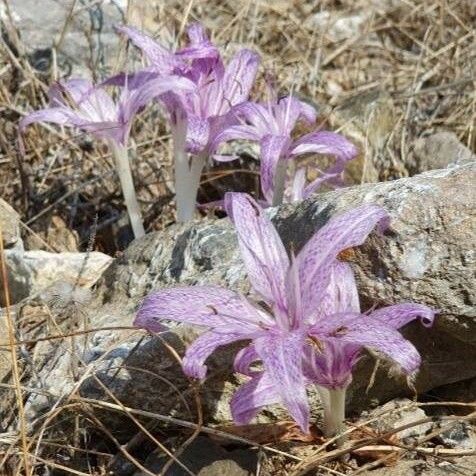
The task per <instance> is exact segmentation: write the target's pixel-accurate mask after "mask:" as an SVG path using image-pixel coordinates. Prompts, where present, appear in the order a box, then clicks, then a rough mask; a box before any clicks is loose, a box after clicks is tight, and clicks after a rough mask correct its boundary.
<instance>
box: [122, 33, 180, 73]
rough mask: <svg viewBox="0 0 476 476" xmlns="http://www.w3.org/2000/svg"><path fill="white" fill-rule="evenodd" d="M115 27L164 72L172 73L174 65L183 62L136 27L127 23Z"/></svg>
mask: <svg viewBox="0 0 476 476" xmlns="http://www.w3.org/2000/svg"><path fill="white" fill-rule="evenodd" d="M115 28H116V30H117V31H118V32H119V33H122V34H123V35H125V36H127V37H128V38H129V39H130V40H131V41H132V43H133V44H134V45H135V46H137V48H139V49H140V50H141V51H142V53H144V55H145V56H146V58H147V59H148V60H149V61H150V62H151V63H152V64H153V65H154V66H156V67H158V68H159V69H160V70H161V72H162V74H168V73H171V72H172V71H173V68H174V67H176V66H180V65H181V64H182V63H181V61H180V60H179V59H178V58H176V57H175V55H174V54H173V53H171V52H170V51H169V50H168V49H167V48H165V47H164V46H162V45H161V44H160V43H158V42H157V41H155V40H154V39H153V38H152V37H150V36H149V35H146V34H145V33H142V32H141V31H139V30H137V29H136V28H132V27H130V26H125V25H117V26H116V27H115Z"/></svg>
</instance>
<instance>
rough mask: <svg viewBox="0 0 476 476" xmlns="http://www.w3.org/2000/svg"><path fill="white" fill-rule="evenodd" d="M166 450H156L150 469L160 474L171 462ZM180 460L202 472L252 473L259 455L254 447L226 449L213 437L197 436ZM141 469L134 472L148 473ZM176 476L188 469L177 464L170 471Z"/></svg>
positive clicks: (219, 475)
mask: <svg viewBox="0 0 476 476" xmlns="http://www.w3.org/2000/svg"><path fill="white" fill-rule="evenodd" d="M167 459H168V458H167V457H164V454H163V453H161V452H159V453H153V454H152V455H151V456H149V457H148V458H147V460H146V462H145V466H146V467H147V469H149V470H150V471H152V472H153V473H154V474H159V473H160V471H161V470H162V468H163V466H164V464H165V463H166V462H167ZM180 461H181V462H182V463H183V464H185V465H186V466H187V468H189V469H190V470H191V471H192V472H193V473H194V474H197V475H198V476H224V475H226V476H251V475H253V474H255V470H256V465H257V463H258V455H257V453H256V452H255V451H253V450H240V449H238V450H233V451H226V450H225V449H223V448H221V447H220V446H219V445H217V444H216V443H214V442H213V441H212V440H210V438H206V437H204V436H199V437H197V438H196V439H195V440H194V441H193V442H192V444H190V446H188V447H187V449H186V450H185V451H184V453H183V454H182V455H181V457H180ZM145 474H146V473H144V472H142V471H138V472H136V473H135V474H134V476H145ZM166 474H170V475H174V476H182V475H183V476H186V475H187V474H188V473H187V472H185V471H184V470H183V469H182V468H180V467H179V466H178V465H177V464H173V465H172V466H171V468H170V470H169V471H168V472H167V473H166Z"/></svg>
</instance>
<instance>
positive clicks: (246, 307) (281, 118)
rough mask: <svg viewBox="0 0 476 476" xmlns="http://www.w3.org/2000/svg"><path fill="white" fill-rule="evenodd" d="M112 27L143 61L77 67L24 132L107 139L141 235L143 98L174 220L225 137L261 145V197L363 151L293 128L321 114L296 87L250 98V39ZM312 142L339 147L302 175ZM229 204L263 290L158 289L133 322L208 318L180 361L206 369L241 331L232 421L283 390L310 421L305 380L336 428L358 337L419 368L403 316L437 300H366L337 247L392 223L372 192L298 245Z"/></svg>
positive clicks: (156, 326)
mask: <svg viewBox="0 0 476 476" xmlns="http://www.w3.org/2000/svg"><path fill="white" fill-rule="evenodd" d="M117 30H118V32H119V33H120V34H122V35H125V36H127V38H129V39H130V40H131V41H132V43H133V44H134V45H135V46H137V47H138V48H139V49H140V50H141V51H142V53H143V55H144V56H145V57H146V59H147V61H148V65H147V67H146V68H145V69H144V70H142V71H138V72H135V73H132V74H126V73H123V74H119V75H116V76H114V77H111V78H109V79H107V80H106V81H104V82H102V83H101V84H99V85H97V86H95V85H93V84H92V83H91V82H90V81H87V80H82V79H73V80H69V81H64V82H59V83H57V84H55V85H54V86H52V87H51V89H50V94H49V96H50V106H49V107H47V108H45V109H43V110H40V111H36V112H33V113H32V114H30V115H28V116H26V117H25V118H24V119H23V120H22V121H21V123H20V131H23V130H24V129H25V127H26V126H28V125H29V124H32V123H34V122H53V123H57V124H61V125H65V126H72V127H75V128H78V129H81V130H83V131H86V132H88V133H90V134H92V135H93V136H95V137H97V138H99V139H105V140H106V141H107V142H108V143H109V146H110V148H111V151H112V153H113V156H114V158H115V160H116V168H117V172H118V175H119V178H120V181H121V186H122V190H123V193H124V198H125V201H126V205H127V209H128V212H129V217H130V220H131V224H132V227H133V230H134V233H135V235H136V236H141V235H142V234H144V228H143V225H142V219H141V212H140V207H139V205H138V202H137V199H136V196H135V192H134V185H133V181H132V175H131V172H130V167H129V160H128V153H127V148H128V141H129V135H130V130H131V124H132V121H133V118H134V116H135V115H136V114H137V113H138V112H139V111H141V110H142V109H143V108H144V107H145V106H147V105H150V104H157V103H159V104H161V105H162V107H163V109H164V110H165V111H166V113H167V117H168V121H169V125H170V129H171V132H172V138H173V145H174V167H175V189H176V201H177V219H178V221H187V220H190V219H191V218H192V217H193V213H194V210H195V206H196V196H197V190H198V187H199V182H200V175H201V173H202V170H203V168H204V166H205V165H206V163H207V161H209V160H211V159H213V160H217V161H223V160H233V158H234V157H227V156H224V155H221V154H220V148H221V146H222V144H224V143H226V142H229V141H232V140H246V141H253V142H256V143H258V144H259V146H260V167H261V190H262V200H261V203H263V204H264V205H265V206H269V205H279V204H280V203H282V202H283V201H285V200H299V199H302V198H305V197H307V196H308V195H309V194H310V193H312V192H313V191H314V190H316V189H317V188H318V187H319V186H320V185H321V184H322V183H324V182H328V183H331V184H338V183H339V181H340V180H341V178H342V174H343V171H344V167H345V164H346V162H347V161H349V160H351V159H352V158H354V157H355V156H356V154H357V150H356V148H355V147H354V146H353V145H352V144H351V143H350V142H349V141H348V140H347V139H345V138H344V137H342V136H340V135H339V134H336V133H334V132H330V131H323V130H317V129H316V130H315V131H313V132H310V133H307V134H304V135H302V136H301V137H296V132H295V126H296V124H297V123H298V121H304V122H306V123H307V124H308V125H312V124H313V123H314V122H315V120H316V111H315V110H314V108H313V107H312V106H310V105H309V104H307V103H305V102H303V101H301V100H299V99H298V98H296V97H294V96H292V95H288V96H285V97H281V98H278V97H277V96H276V94H275V92H272V93H271V94H270V97H269V98H268V100H267V101H266V102H253V101H251V100H250V99H249V97H250V92H251V90H252V88H253V85H254V81H255V78H256V74H257V71H258V66H259V57H258V55H257V54H256V53H254V52H253V51H250V50H248V49H242V50H240V51H238V52H237V53H236V54H235V55H234V56H233V57H232V58H231V60H230V61H229V62H228V63H227V64H225V62H224V61H223V60H222V58H221V55H220V52H219V50H218V49H217V47H216V46H215V45H213V44H212V43H211V42H210V40H209V38H208V37H207V35H206V33H205V31H204V29H203V27H202V26H201V25H200V24H193V25H191V26H190V27H189V28H188V38H189V44H188V45H187V46H186V47H184V48H182V49H178V50H176V51H170V50H168V49H167V48H165V47H164V46H162V45H161V44H160V43H158V42H156V41H155V40H154V39H152V38H151V37H149V36H147V35H145V34H144V33H142V32H140V31H138V30H136V29H134V28H131V27H126V26H120V27H118V28H117ZM108 86H115V87H118V88H120V94H119V95H117V96H116V97H115V98H113V97H112V96H110V95H109V94H108V92H107V91H106V88H107V87H108ZM316 153H317V154H326V155H330V156H332V157H333V158H334V162H333V165H332V166H331V167H330V168H329V169H327V170H322V168H318V167H316V169H317V170H318V172H319V176H318V178H317V179H315V180H314V181H312V182H311V183H307V180H306V169H305V168H299V167H294V171H295V173H294V174H293V173H290V170H288V169H289V168H288V164H289V163H290V162H292V161H293V160H294V159H295V158H296V157H298V156H301V155H304V154H316ZM294 164H296V162H294ZM224 206H225V209H226V211H227V213H228V216H229V217H230V219H231V220H232V221H233V223H234V225H235V228H236V232H237V235H238V241H239V246H240V250H241V254H242V258H243V260H244V263H245V265H246V269H247V271H248V277H249V279H250V282H251V285H252V288H253V291H254V293H255V294H256V299H254V300H249V299H247V298H245V297H244V296H242V295H239V294H237V293H235V292H234V291H231V290H228V289H223V288H220V287H217V286H194V287H178V288H170V289H162V290H160V291H158V292H154V293H152V294H151V295H149V296H148V297H147V298H146V299H145V301H144V302H143V304H142V306H141V308H140V310H139V312H138V315H137V317H136V320H135V325H136V326H138V327H141V328H145V329H148V330H149V331H152V332H155V331H162V330H164V329H165V327H164V321H167V320H172V321H178V322H181V323H187V324H192V325H197V326H201V327H203V328H204V329H205V330H204V332H203V334H202V335H201V336H200V337H199V338H198V339H197V340H196V341H195V342H194V343H193V344H192V345H190V347H189V348H188V349H187V351H186V354H185V357H184V360H183V369H184V371H185V373H186V374H187V375H189V376H191V377H196V378H198V379H203V378H204V377H205V376H206V371H207V367H206V365H205V361H206V359H207V358H208V357H209V356H210V355H211V354H212V353H213V352H214V350H215V349H216V348H218V347H220V346H224V345H227V344H230V343H232V342H235V341H245V342H247V345H246V346H245V347H244V348H243V349H242V350H241V351H240V352H238V354H237V355H236V358H235V362H234V366H235V370H236V371H237V372H239V373H241V374H243V375H244V376H246V377H247V378H248V381H247V382H246V383H245V384H244V385H242V386H241V387H240V388H239V389H238V391H237V392H236V394H235V395H234V397H233V399H232V402H231V408H232V413H233V417H234V419H235V420H236V422H238V423H247V422H249V421H250V420H251V419H252V418H253V417H254V416H255V415H256V414H257V413H258V412H259V411H260V410H261V409H262V408H263V407H265V406H267V405H270V404H273V403H278V402H279V403H281V404H283V405H284V406H285V407H286V408H287V409H288V411H289V413H290V414H291V415H292V417H293V418H294V419H295V421H296V422H297V423H298V425H299V426H300V427H301V429H302V430H303V431H305V432H306V431H308V430H309V414H310V411H309V404H308V399H307V394H306V391H307V387H308V386H309V385H316V386H317V388H318V390H319V392H320V395H321V399H322V403H323V406H324V422H325V432H326V434H328V435H332V434H335V433H337V432H339V431H340V429H341V427H342V422H343V420H344V416H345V391H346V388H347V387H348V385H349V384H350V382H351V380H352V369H353V367H354V365H355V363H356V362H357V361H358V359H359V357H360V355H361V353H362V350H363V349H364V348H367V349H371V350H373V351H376V352H378V353H379V354H380V355H382V356H384V357H385V358H387V359H389V360H391V361H392V362H393V363H394V364H395V365H396V367H397V368H398V369H400V370H401V372H403V373H405V374H407V375H409V376H413V375H414V374H415V373H416V372H417V370H418V368H419V366H420V360H421V359H420V355H419V353H418V351H417V350H416V349H415V347H414V346H413V345H412V344H411V343H410V342H409V341H408V340H406V339H405V338H403V337H402V335H401V334H400V333H399V332H398V329H399V328H400V327H402V326H404V325H405V324H407V323H408V322H410V321H412V320H415V319H417V318H420V320H421V322H422V323H423V324H424V325H425V326H431V325H432V323H433V320H434V311H433V310H432V309H430V308H428V307H426V306H424V305H420V304H415V303H404V304H397V305H394V306H389V307H384V308H381V309H379V310H376V311H371V312H368V313H362V312H361V309H360V304H359V297H358V293H357V288H356V283H355V280H354V275H353V271H352V269H351V267H350V266H349V264H348V263H346V262H344V261H341V260H340V259H339V255H340V253H341V252H343V251H345V250H347V249H349V248H352V247H355V246H359V245H361V244H362V243H363V242H364V241H365V239H366V237H367V236H368V235H369V233H370V232H371V231H372V230H373V229H374V228H375V227H379V228H380V229H381V230H382V229H383V228H385V226H387V224H388V221H389V220H388V216H387V213H386V212H385V211H384V210H383V209H382V208H380V207H379V206H377V205H372V204H367V205H362V206H360V207H357V208H355V209H353V210H350V211H348V212H346V213H343V214H341V215H339V216H336V217H334V218H332V219H331V220H329V222H328V223H327V224H326V225H324V226H323V227H322V228H321V229H320V230H319V231H317V233H316V234H315V235H314V236H313V237H312V238H311V239H310V240H309V241H308V243H307V244H306V245H305V246H304V247H303V248H302V250H301V251H300V252H299V253H298V254H297V255H296V256H294V255H293V254H292V253H290V254H288V252H287V251H286V249H285V247H284V245H283V243H282V241H281V239H280V237H279V235H278V233H277V231H276V230H275V228H274V226H273V225H272V223H271V222H270V221H269V219H268V218H267V216H266V214H265V213H264V212H263V209H262V208H261V206H260V205H259V204H258V202H257V201H255V200H254V199H252V198H251V197H250V196H248V195H246V194H242V193H228V194H226V196H225V197H224Z"/></svg>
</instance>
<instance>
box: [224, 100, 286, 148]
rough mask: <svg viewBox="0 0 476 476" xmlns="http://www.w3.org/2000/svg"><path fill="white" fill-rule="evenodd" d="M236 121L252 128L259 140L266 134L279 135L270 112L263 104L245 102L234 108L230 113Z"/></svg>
mask: <svg viewBox="0 0 476 476" xmlns="http://www.w3.org/2000/svg"><path fill="white" fill-rule="evenodd" d="M231 113H232V114H234V115H235V116H236V117H237V118H238V119H240V120H242V121H244V122H245V123H246V124H247V125H249V126H252V127H254V129H255V133H256V135H257V137H259V138H260V139H261V138H262V137H264V136H265V135H266V134H273V133H274V134H279V132H280V131H279V129H278V127H277V124H276V120H275V119H274V116H273V115H272V113H271V111H270V110H268V109H266V107H265V106H264V105H263V104H258V103H255V102H252V101H247V102H243V103H241V104H239V105H238V106H235V107H234V108H233V109H232V111H231Z"/></svg>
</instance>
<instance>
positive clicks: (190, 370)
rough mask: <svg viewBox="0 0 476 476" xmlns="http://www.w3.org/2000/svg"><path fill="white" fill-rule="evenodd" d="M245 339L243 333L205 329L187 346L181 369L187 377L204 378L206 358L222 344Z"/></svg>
mask: <svg viewBox="0 0 476 476" xmlns="http://www.w3.org/2000/svg"><path fill="white" fill-rule="evenodd" d="M243 339H246V337H244V336H243V334H240V333H233V332H229V333H228V332H220V333H218V332H215V331H213V330H211V331H207V332H205V333H204V334H202V335H201V336H200V337H198V338H197V339H195V341H194V342H193V343H192V344H191V345H190V346H189V347H188V348H187V351H186V352H185V356H184V358H183V360H182V367H183V371H184V373H185V374H186V375H188V376H189V377H195V378H198V379H203V378H205V376H206V374H207V366H206V365H205V361H206V360H207V358H208V357H209V356H210V355H211V354H212V353H213V352H214V351H215V350H216V349H217V348H218V347H221V346H222V345H227V344H231V343H232V342H236V341H238V340H243Z"/></svg>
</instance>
